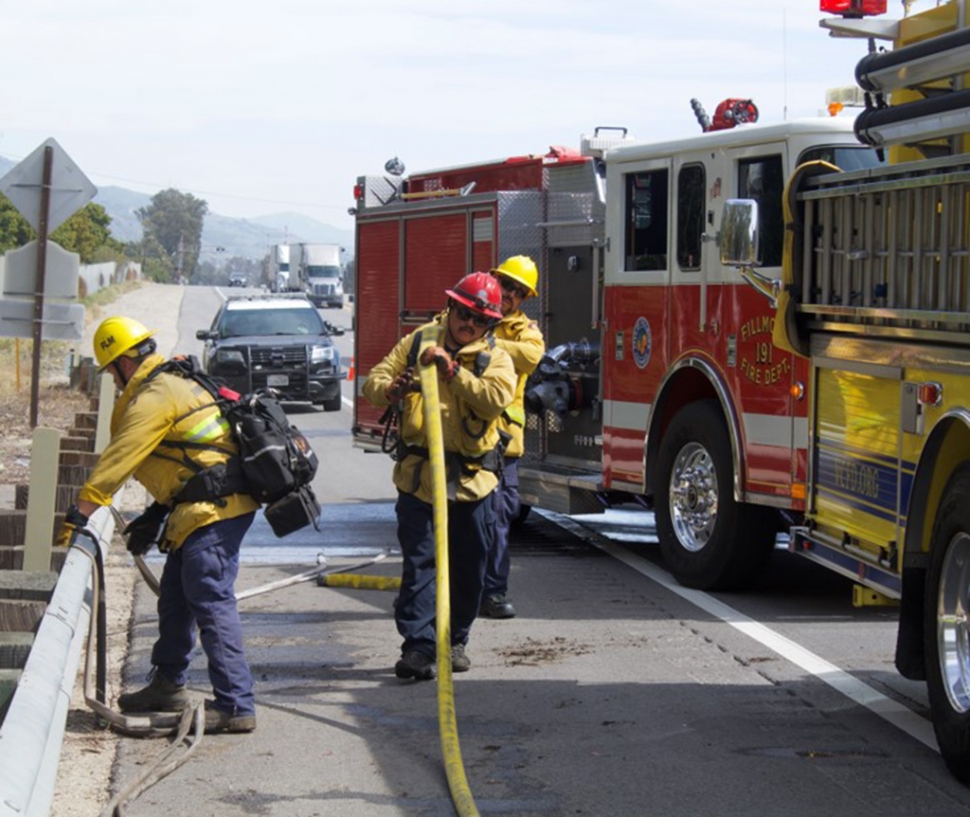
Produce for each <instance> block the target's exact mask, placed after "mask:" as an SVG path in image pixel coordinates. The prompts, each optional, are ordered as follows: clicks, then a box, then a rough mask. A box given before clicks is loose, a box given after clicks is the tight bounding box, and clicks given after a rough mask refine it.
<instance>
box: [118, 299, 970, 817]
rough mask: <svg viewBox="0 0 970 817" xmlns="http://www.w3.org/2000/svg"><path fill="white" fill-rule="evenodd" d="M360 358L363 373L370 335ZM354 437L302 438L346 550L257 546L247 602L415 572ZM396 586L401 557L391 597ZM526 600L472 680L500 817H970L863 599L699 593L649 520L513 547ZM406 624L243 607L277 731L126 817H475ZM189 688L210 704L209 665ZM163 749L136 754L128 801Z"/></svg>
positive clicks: (779, 570) (151, 795)
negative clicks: (370, 561)
mask: <svg viewBox="0 0 970 817" xmlns="http://www.w3.org/2000/svg"><path fill="white" fill-rule="evenodd" d="M217 297H218V294H217V293H216V292H215V291H213V290H204V289H199V290H198V292H197V293H196V292H195V291H193V294H192V297H186V298H184V299H183V307H182V314H181V316H180V318H179V337H180V341H179V344H178V345H177V347H176V348H177V349H178V350H179V351H183V352H184V351H193V349H192V348H191V344H192V343H196V341H195V339H194V335H195V330H196V329H198V328H202V327H204V326H207V325H208V323H209V321H211V317H212V314H213V312H214V307H215V304H216V301H215V300H210V299H215V298H217ZM326 317H328V319H331V320H334V321H335V322H342V323H344V325H347V326H349V325H350V317H349V314H348V313H342V314H341V315H340V316H339V318H338V317H337V315H336V313H335V312H333V311H332V310H331V311H328V312H327V313H326ZM183 341H184V342H183ZM338 344H339V345H340V347H341V349H342V351H345V352H346V353H347V354H348V355H349V353H350V349H351V348H352V335H351V334H350V333H348V334H347V335H345V336H344V337H343V338H339V339H338ZM345 395H346V396H348V397H349V396H350V395H349V384H346V385H345ZM350 416H351V415H350V412H349V411H346V410H345V411H342V412H335V413H329V414H327V413H322V412H309V411H307V412H300V413H295V414H292V415H291V420H292V421H293V422H295V423H296V424H297V425H299V426H300V428H301V430H304V431H305V432H307V433H308V434H309V435H310V436H311V439H312V441H313V444H314V446H315V448H316V450H317V452H318V454H319V455H320V456H321V459H322V462H323V466H322V467H321V471H320V473H319V474H318V477H317V480H316V482H315V488H316V489H317V492H318V496H320V497H321V499H322V500H323V501H324V505H325V507H324V516H323V520H324V525H323V530H322V531H321V532H320V533H309V534H302V535H299V536H295V537H294V538H293V539H292V540H291V539H286V540H276V539H274V538H273V537H272V534H271V532H270V531H269V529H268V528H267V527H266V526H265V524H261V525H256V526H254V528H253V530H252V531H251V534H250V536H249V537H248V538H247V540H246V542H245V544H244V558H245V561H246V564H245V566H244V568H243V571H242V574H241V578H240V582H239V588H240V589H245V588H249V587H254V586H258V585H262V584H265V583H267V582H269V581H272V580H275V579H279V578H281V577H284V576H288V575H293V574H296V573H299V572H301V571H304V570H306V569H308V568H309V567H312V566H313V564H315V560H316V557H317V554H324V555H325V557H326V558H327V559H328V560H330V561H331V563H340V562H345V561H346V562H350V561H354V560H355V558H356V557H355V554H374V553H380V552H383V551H385V550H386V549H388V548H393V547H394V545H395V527H394V514H393V504H392V503H393V493H392V488H391V484H390V478H389V474H390V464H389V462H388V461H387V460H386V459H385V458H383V457H381V456H378V455H367V454H364V453H363V452H361V451H359V450H357V449H354V448H353V447H352V445H351V442H350V434H349V426H350ZM397 570H398V561H397V559H396V558H395V556H394V555H393V553H392V554H391V555H390V556H389V557H388V558H386V559H385V560H384V561H383V562H381V563H380V564H379V565H377V566H375V567H374V568H371V569H370V571H369V572H378V573H382V574H386V575H395V574H396V572H397ZM512 593H513V596H514V600H515V603H516V607H517V609H518V610H519V616H518V617H517V618H515V619H513V620H509V621H491V620H480V621H478V622H477V623H476V625H475V628H474V630H473V632H472V639H471V642H470V645H469V655H470V656H471V658H472V661H473V667H472V670H471V672H469V673H467V674H465V675H461V676H458V677H457V678H456V679H455V697H456V708H457V715H458V725H459V733H460V739H461V747H462V755H463V759H464V766H465V770H466V773H467V776H468V782H469V786H470V788H471V791H472V793H473V795H474V797H475V801H476V804H477V806H478V809H479V811H480V812H481V813H482V814H502V815H555V816H556V817H558V816H559V815H563V817H565V815H618V816H621V815H642V814H661V815H665V817H670V816H673V815H685V817H686V815H690V816H691V817H696V816H697V815H738V814H766V815H798V816H799V817H801V816H802V815H805V816H806V817H807V816H808V815H826V816H827V815H832V814H848V813H851V814H853V815H854V817H862V816H864V815H873V816H874V817H875V815H879V817H890V815H899V816H900V817H902V816H903V815H920V814H927V815H930V814H932V815H958V814H961V815H962V814H970V790H968V789H966V788H964V787H962V786H961V785H959V784H958V783H956V782H955V781H954V780H953V779H952V778H951V777H950V776H949V774H948V773H947V771H946V769H945V767H944V765H943V763H942V761H941V760H940V758H939V755H938V754H937V753H936V751H935V749H934V748H933V747H932V738H930V739H929V740H927V738H926V735H927V733H928V721H927V720H926V717H925V693H924V691H923V689H922V686H921V685H919V684H912V683H909V682H905V681H903V680H902V679H900V678H899V677H898V676H897V675H896V674H895V671H894V669H893V667H892V650H893V642H894V638H895V632H894V620H895V613H894V611H893V610H892V609H891V608H872V609H865V610H857V609H854V608H853V607H852V606H851V603H850V584H849V583H848V582H847V581H845V580H843V579H841V578H839V577H837V576H834V575H832V574H830V573H828V572H826V571H824V570H823V569H822V568H819V567H817V566H815V565H813V564H811V563H809V562H806V561H804V560H801V559H798V558H797V557H795V556H792V555H790V554H787V553H777V554H776V557H775V559H774V560H773V564H772V566H771V568H770V570H769V573H768V575H767V576H766V579H765V582H764V585H763V587H762V588H760V590H759V591H758V592H757V593H751V594H732V595H730V596H728V595H721V596H718V597H713V596H710V595H707V594H702V593H691V592H686V591H684V590H683V589H682V588H679V587H677V586H676V585H675V584H674V583H673V582H672V581H671V580H670V579H669V576H667V575H666V573H665V572H664V571H663V569H662V563H661V562H660V560H659V554H658V552H657V547H656V545H655V542H654V540H653V530H652V517H651V515H650V514H648V513H646V512H644V511H639V510H636V509H634V508H633V507H632V506H631V507H624V508H620V509H617V510H616V511H615V512H610V513H608V514H606V515H604V516H601V517H595V518H592V517H589V518H586V517H584V518H579V519H575V520H562V519H555V520H550V519H547V518H544V517H543V516H541V515H538V514H533V515H532V516H531V517H530V519H529V520H528V522H527V523H526V525H525V527H524V529H523V531H522V533H521V535H520V536H519V537H518V538H517V539H516V541H514V542H513V574H512ZM392 602H393V595H392V594H390V593H381V592H377V591H351V590H334V589H329V588H321V587H317V586H316V585H315V584H314V583H304V584H299V585H296V586H294V587H291V588H288V589H286V590H282V591H279V592H276V593H272V594H267V595H261V596H257V597H255V598H252V599H250V600H247V601H245V602H243V603H242V604H241V609H242V610H243V621H244V628H245V632H246V637H247V651H248V656H249V659H250V661H251V663H252V666H253V668H254V671H255V674H256V677H257V706H258V729H257V731H256V732H255V733H253V734H251V735H220V736H210V737H207V738H205V739H204V740H203V741H202V743H201V744H200V746H199V748H198V750H197V751H196V753H195V754H194V755H193V756H192V758H191V759H190V760H189V761H188V763H187V764H186V765H184V766H182V767H181V768H179V769H178V770H176V771H175V772H174V773H172V774H171V775H169V776H168V777H166V778H165V779H164V780H162V781H161V782H160V783H158V784H157V785H156V786H154V787H153V788H151V789H149V790H148V791H147V792H145V793H144V794H142V795H141V797H140V798H139V799H137V800H135V801H134V802H133V803H131V804H130V805H129V806H128V811H127V813H128V814H129V815H131V817H141V816H142V815H145V816H148V815H159V816H161V815H164V816H165V817H170V815H172V814H189V813H192V814H206V815H230V814H231V815H238V814H240V813H243V814H259V815H297V816H298V817H303V816H304V815H306V817H310V815H363V816H364V817H367V816H368V815H375V817H376V816H377V815H380V816H382V817H383V816H384V815H450V814H453V813H454V810H453V807H452V804H451V802H450V799H449V795H448V787H447V783H446V778H445V774H444V767H443V763H442V759H441V752H440V748H439V742H438V726H437V703H436V686H435V684H433V683H413V682H409V683H402V682H400V681H398V680H397V679H395V678H394V676H393V663H394V661H395V660H396V658H397V656H398V645H399V638H398V636H397V633H396V632H395V629H394V623H393V618H392ZM136 610H137V612H136V621H135V625H134V630H133V642H132V652H131V655H130V658H129V663H128V666H127V669H126V675H127V678H128V681H129V683H130V684H135V683H139V682H140V680H141V679H142V678H143V676H144V674H145V672H146V671H147V669H148V656H149V651H150V647H151V642H152V639H153V636H154V626H155V621H154V612H153V610H154V600H153V598H152V597H151V594H150V593H149V592H148V591H147V589H146V588H145V587H142V588H140V589H139V592H138V598H137V607H136ZM192 673H193V674H192V686H193V687H194V688H196V689H197V690H198V691H199V692H200V693H203V692H205V690H206V689H207V686H208V684H207V680H206V676H205V669H204V659H203V658H202V657H201V655H200V656H199V657H198V658H197V659H196V661H195V662H194V663H193V670H192ZM853 696H854V697H853ZM860 701H861V703H860ZM927 744H929V745H927ZM163 745H164V744H163V742H162V741H158V740H155V741H151V740H138V739H129V738H126V739H124V740H123V741H122V747H121V752H120V756H119V761H118V763H117V767H116V780H117V784H118V785H123V784H124V783H126V782H127V781H130V780H133V779H134V778H135V777H136V776H137V775H138V774H140V773H141V772H142V771H144V769H145V768H146V764H147V763H148V762H149V760H150V759H151V758H153V757H155V756H156V755H157V754H158V753H159V752H160V751H161V750H162V748H163Z"/></svg>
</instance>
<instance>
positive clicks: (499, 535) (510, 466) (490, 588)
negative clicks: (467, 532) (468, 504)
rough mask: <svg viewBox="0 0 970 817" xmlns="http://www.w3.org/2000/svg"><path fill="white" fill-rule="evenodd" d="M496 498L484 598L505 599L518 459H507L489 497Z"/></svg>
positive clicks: (516, 512) (517, 506)
mask: <svg viewBox="0 0 970 817" xmlns="http://www.w3.org/2000/svg"><path fill="white" fill-rule="evenodd" d="M492 496H493V497H494V498H495V536H494V537H493V539H492V547H491V548H489V551H488V562H487V563H486V566H485V595H486V596H504V595H505V594H506V593H507V592H508V590H509V570H510V569H511V567H510V564H509V528H510V527H511V525H512V521H513V520H514V519H515V518H516V517H517V516H518V515H519V509H520V508H521V507H522V503H521V501H520V500H519V458H518V457H509V458H507V459H506V460H505V464H504V466H503V468H502V478H501V479H500V480H499V483H498V487H497V488H496V489H495V491H494V492H493V493H492Z"/></svg>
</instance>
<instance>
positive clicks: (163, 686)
mask: <svg viewBox="0 0 970 817" xmlns="http://www.w3.org/2000/svg"><path fill="white" fill-rule="evenodd" d="M191 704H192V701H191V700H190V698H189V693H188V692H186V690H185V687H184V686H179V685H178V684H174V683H172V682H171V681H169V680H168V678H166V677H165V676H164V675H162V673H160V672H155V673H154V674H153V675H152V678H151V680H150V681H149V682H148V686H146V687H144V688H142V689H139V690H138V691H137V692H127V693H125V694H124V695H119V696H118V708H119V709H120V710H121V711H122V712H181V711H182V710H183V709H186V708H187V707H189V706H190V705H191Z"/></svg>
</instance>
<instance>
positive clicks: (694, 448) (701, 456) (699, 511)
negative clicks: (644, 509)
mask: <svg viewBox="0 0 970 817" xmlns="http://www.w3.org/2000/svg"><path fill="white" fill-rule="evenodd" d="M653 482H654V485H655V486H656V495H655V501H654V515H655V517H656V523H657V537H658V539H659V540H660V550H661V552H662V553H663V557H664V562H665V563H666V566H667V568H668V570H670V572H671V573H672V574H673V575H674V577H675V578H676V579H677V581H678V582H680V583H681V584H683V585H686V586H687V587H696V588H699V589H701V590H714V589H720V590H726V589H736V588H739V587H743V586H745V585H749V584H751V583H753V582H754V581H755V580H756V579H757V577H758V575H759V573H760V571H761V568H762V567H763V566H764V563H765V561H766V560H767V558H768V556H770V555H771V549H772V546H773V545H774V541H775V530H776V526H777V525H776V523H777V517H776V516H774V515H773V514H771V513H769V512H766V510H765V509H764V508H759V507H756V506H753V505H745V504H742V503H740V502H737V501H736V500H735V498H734V459H733V457H732V454H731V442H730V439H729V438H728V431H727V425H726V424H725V422H724V418H723V416H722V414H721V407H720V404H719V403H718V402H717V401H715V400H700V401H698V402H696V403H690V404H689V405H687V406H685V407H684V408H682V409H681V410H680V411H678V412H677V414H676V415H675V416H674V417H673V419H672V420H671V421H670V423H669V425H668V426H667V428H666V429H665V430H664V433H663V437H662V438H661V440H660V450H659V451H658V453H657V468H656V471H655V473H654V480H653Z"/></svg>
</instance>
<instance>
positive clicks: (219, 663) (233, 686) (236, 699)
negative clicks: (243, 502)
mask: <svg viewBox="0 0 970 817" xmlns="http://www.w3.org/2000/svg"><path fill="white" fill-rule="evenodd" d="M255 516H256V514H255V513H247V514H244V515H243V516H237V517H235V518H234V519H224V520H222V521H220V522H214V523H212V524H211V525H206V526H205V527H204V528H199V529H198V530H197V531H194V532H193V533H192V534H191V535H190V536H189V537H188V538H187V539H186V540H185V542H183V543H182V546H181V547H180V548H178V549H177V550H173V551H172V552H171V553H169V554H168V558H167V559H166V560H165V568H164V569H163V570H162V578H161V581H160V590H159V594H158V640H157V641H156V642H155V646H154V648H153V649H152V664H154V665H155V666H156V667H158V670H159V672H161V673H162V675H164V676H165V677H166V678H168V679H169V680H170V681H172V682H174V683H176V684H184V683H185V680H186V674H187V670H188V667H189V661H190V660H191V657H192V650H193V648H194V646H195V627H196V625H198V627H199V640H200V641H201V642H202V649H203V650H205V655H206V658H207V659H208V664H209V681H210V682H211V684H212V690H213V693H214V694H215V701H216V708H217V709H221V710H223V711H224V712H229V713H231V714H235V715H252V714H254V713H255V711H256V709H255V705H254V702H253V698H254V696H253V676H252V673H251V672H250V671H249V665H248V664H247V663H246V655H245V652H244V651H243V635H242V624H241V622H240V620H239V610H238V609H237V607H236V595H235V588H234V586H233V585H234V583H235V581H236V575H237V574H238V573H239V545H240V544H241V543H242V539H243V536H245V535H246V531H247V530H249V526H250V525H251V524H252V522H253V518H254V517H255Z"/></svg>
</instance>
